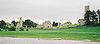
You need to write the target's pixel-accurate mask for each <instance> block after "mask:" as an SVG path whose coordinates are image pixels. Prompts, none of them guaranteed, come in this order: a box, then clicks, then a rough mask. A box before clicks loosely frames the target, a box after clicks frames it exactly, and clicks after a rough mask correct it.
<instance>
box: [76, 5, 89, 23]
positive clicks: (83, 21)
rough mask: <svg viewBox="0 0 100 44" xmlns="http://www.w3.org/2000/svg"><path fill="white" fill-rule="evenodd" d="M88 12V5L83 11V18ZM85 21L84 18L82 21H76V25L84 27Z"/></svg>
mask: <svg viewBox="0 0 100 44" xmlns="http://www.w3.org/2000/svg"><path fill="white" fill-rule="evenodd" d="M89 10H90V7H89V5H87V6H85V9H84V16H85V15H86V12H87V11H89ZM85 20H86V18H84V19H79V20H78V24H79V25H84V24H85Z"/></svg>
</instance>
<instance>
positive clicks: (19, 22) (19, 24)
mask: <svg viewBox="0 0 100 44" xmlns="http://www.w3.org/2000/svg"><path fill="white" fill-rule="evenodd" d="M22 26H23V21H22V17H20V20H19V21H18V23H17V26H16V28H19V27H22Z"/></svg>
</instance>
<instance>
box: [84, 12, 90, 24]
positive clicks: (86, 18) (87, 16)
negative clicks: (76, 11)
mask: <svg viewBox="0 0 100 44" xmlns="http://www.w3.org/2000/svg"><path fill="white" fill-rule="evenodd" d="M90 14H91V11H90V10H89V11H87V12H86V13H85V16H84V19H85V25H89V24H90V20H89V16H90Z"/></svg>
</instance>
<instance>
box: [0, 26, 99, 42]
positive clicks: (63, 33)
mask: <svg viewBox="0 0 100 44" xmlns="http://www.w3.org/2000/svg"><path fill="white" fill-rule="evenodd" d="M18 30H19V29H17V31H0V36H1V37H24V38H49V39H51V38H62V39H65V40H91V41H96V42H100V26H98V27H87V26H81V27H75V28H64V29H57V30H48V29H29V31H18Z"/></svg>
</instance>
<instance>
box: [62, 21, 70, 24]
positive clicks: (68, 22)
mask: <svg viewBox="0 0 100 44" xmlns="http://www.w3.org/2000/svg"><path fill="white" fill-rule="evenodd" d="M64 24H72V23H71V22H70V21H68V22H66V23H64Z"/></svg>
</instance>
